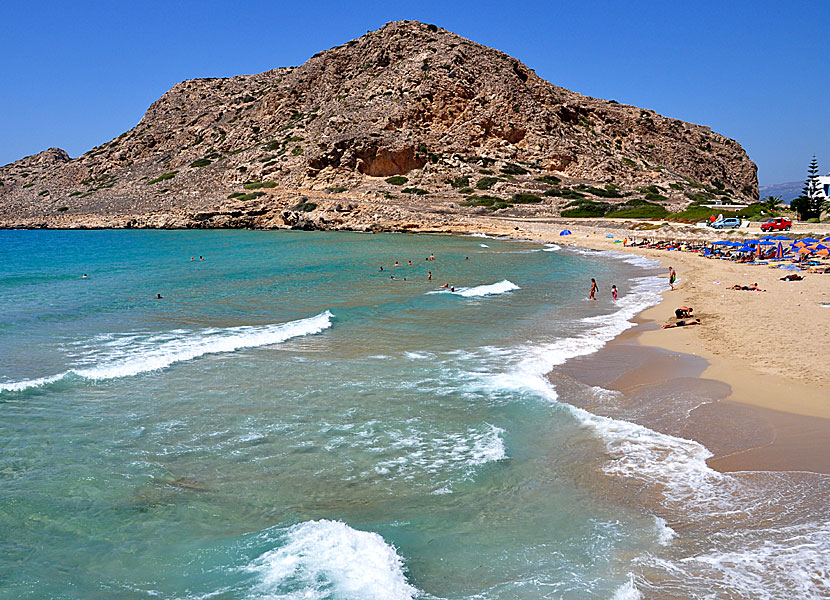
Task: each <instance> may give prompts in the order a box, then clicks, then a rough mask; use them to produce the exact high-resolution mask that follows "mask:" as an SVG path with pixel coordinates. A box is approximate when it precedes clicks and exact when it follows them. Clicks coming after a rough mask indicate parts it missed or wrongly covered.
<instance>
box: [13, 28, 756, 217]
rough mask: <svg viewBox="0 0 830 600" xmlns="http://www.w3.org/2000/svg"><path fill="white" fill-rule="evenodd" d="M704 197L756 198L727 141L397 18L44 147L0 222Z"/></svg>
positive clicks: (182, 87)
mask: <svg viewBox="0 0 830 600" xmlns="http://www.w3.org/2000/svg"><path fill="white" fill-rule="evenodd" d="M717 196H721V197H725V196H728V197H730V198H732V199H735V200H746V201H749V200H751V199H753V198H757V197H758V184H757V177H756V167H755V164H754V163H752V162H751V161H750V160H749V158H748V157H747V155H746V153H745V152H744V150H743V149H742V148H741V146H740V144H738V143H737V142H735V141H734V140H731V139H728V138H726V137H723V136H721V135H718V134H715V133H713V132H712V131H711V130H710V129H709V128H708V127H705V126H701V125H693V124H690V123H685V122H683V121H679V120H676V119H670V118H666V117H662V116H660V115H658V114H656V113H655V112H653V111H651V110H646V109H640V108H637V107H634V106H627V105H622V104H618V103H617V102H614V101H606V100H599V99H595V98H589V97H585V96H582V95H580V94H577V93H575V92H572V91H569V90H566V89H564V88H561V87H557V86H555V85H552V84H551V83H549V82H547V81H545V80H543V79H541V78H540V77H538V76H537V75H536V74H535V73H534V72H533V71H532V70H531V69H529V68H528V67H526V66H525V65H523V64H522V63H521V62H519V61H518V60H516V59H514V58H511V57H510V56H508V55H506V54H504V53H503V52H500V51H498V50H494V49H492V48H487V47H485V46H481V45H479V44H476V43H474V42H471V41H469V40H467V39H464V38H462V37H460V36H458V35H455V34H453V33H451V32H449V31H446V30H444V29H441V28H438V27H436V26H434V25H427V24H423V23H418V22H414V21H397V22H392V23H388V24H387V25H385V26H384V27H382V28H381V29H379V30H377V31H373V32H370V33H367V34H366V35H364V36H363V37H361V38H359V39H356V40H352V41H350V42H348V43H346V44H344V45H342V46H338V47H335V48H332V49H330V50H326V51H324V52H320V53H318V54H316V55H315V56H313V57H312V58H310V59H309V60H308V61H307V62H306V63H305V64H303V65H302V66H300V67H288V68H279V69H274V70H272V71H268V72H265V73H260V74H257V75H242V76H238V77H232V78H228V79H194V80H188V81H184V82H182V83H179V84H177V85H175V86H174V87H173V88H172V89H171V90H170V91H168V92H167V93H166V94H164V95H163V96H162V97H161V98H160V99H159V100H157V101H156V102H155V103H154V104H153V105H152V106H150V108H149V109H148V110H147V113H146V114H145V115H144V117H143V118H142V119H141V121H140V122H139V123H138V125H136V126H135V127H133V128H132V129H131V130H129V131H127V132H125V133H123V134H121V135H120V136H118V137H117V138H115V139H114V140H111V141H109V142H107V143H105V144H102V145H101V146H98V147H96V148H93V149H92V150H90V151H89V152H87V153H86V154H84V155H82V156H79V157H77V158H74V159H71V158H70V157H69V156H68V155H67V154H66V152H64V151H63V150H60V149H57V148H50V149H49V150H46V151H44V152H41V153H40V154H37V155H34V156H30V157H26V158H24V159H22V160H19V161H17V162H15V163H12V164H10V165H6V166H4V167H2V168H0V225H4V226H21V225H22V226H78V225H85V226H139V227H140V226H150V227H189V226H204V227H212V226H260V227H277V226H305V227H316V226H320V227H347V228H358V229H361V228H362V229H366V228H371V227H373V225H372V220H373V219H374V220H375V221H377V220H378V218H381V219H385V220H387V221H391V222H394V221H395V220H401V219H402V220H407V219H411V218H414V217H415V216H417V215H420V214H423V213H425V212H426V213H430V212H431V213H433V214H440V215H443V217H442V218H444V219H452V218H453V216H454V215H463V214H465V213H474V212H476V211H492V210H499V211H502V212H505V213H509V214H528V215H530V214H557V213H558V212H559V211H561V210H562V209H563V208H567V206H568V205H571V204H572V203H574V202H584V201H588V202H589V203H590V202H591V201H600V200H601V201H603V202H610V203H626V202H627V203H630V202H631V201H632V200H634V201H637V200H638V199H642V200H646V201H649V202H653V203H658V204H662V205H665V206H668V207H670V208H673V209H677V208H682V207H683V206H685V205H686V204H688V203H690V202H691V201H693V200H701V199H710V198H714V197H717ZM379 215H380V216H379Z"/></svg>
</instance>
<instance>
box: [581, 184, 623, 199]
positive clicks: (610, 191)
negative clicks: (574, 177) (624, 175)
mask: <svg viewBox="0 0 830 600" xmlns="http://www.w3.org/2000/svg"><path fill="white" fill-rule="evenodd" d="M608 186H611V187H610V188H609V187H608ZM608 186H606V187H605V189H602V188H598V187H594V186H591V185H583V184H580V185H578V186H576V189H577V190H579V191H580V192H587V193H588V194H591V195H592V196H599V197H600V198H623V197H624V196H625V195H626V194H623V193H622V192H620V191H619V188H617V187H616V186H615V185H613V184H608Z"/></svg>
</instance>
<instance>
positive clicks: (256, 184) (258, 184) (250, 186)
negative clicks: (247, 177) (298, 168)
mask: <svg viewBox="0 0 830 600" xmlns="http://www.w3.org/2000/svg"><path fill="white" fill-rule="evenodd" d="M243 187H244V188H245V189H246V190H258V189H260V188H275V187H277V183H276V182H275V181H249V182H248V183H246V184H245V185H244V186H243Z"/></svg>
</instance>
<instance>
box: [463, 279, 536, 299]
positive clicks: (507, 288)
mask: <svg viewBox="0 0 830 600" xmlns="http://www.w3.org/2000/svg"><path fill="white" fill-rule="evenodd" d="M519 289H521V288H520V287H519V286H518V285H516V284H515V283H513V282H512V281H508V280H507V279H503V280H501V281H499V282H498V283H491V284H489V285H479V286H476V287H471V288H461V289H458V290H456V291H455V293H456V294H457V295H459V296H464V297H465V298H477V297H480V296H495V295H497V294H505V293H507V292H512V291H513V290H519Z"/></svg>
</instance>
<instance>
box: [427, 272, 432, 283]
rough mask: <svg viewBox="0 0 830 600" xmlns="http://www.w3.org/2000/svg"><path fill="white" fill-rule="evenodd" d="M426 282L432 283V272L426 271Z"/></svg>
mask: <svg viewBox="0 0 830 600" xmlns="http://www.w3.org/2000/svg"><path fill="white" fill-rule="evenodd" d="M427 281H432V271H427Z"/></svg>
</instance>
